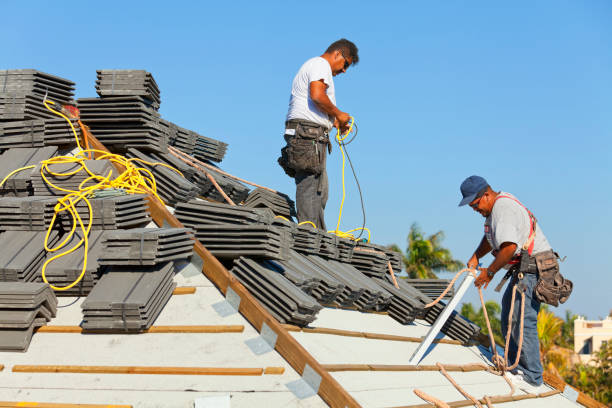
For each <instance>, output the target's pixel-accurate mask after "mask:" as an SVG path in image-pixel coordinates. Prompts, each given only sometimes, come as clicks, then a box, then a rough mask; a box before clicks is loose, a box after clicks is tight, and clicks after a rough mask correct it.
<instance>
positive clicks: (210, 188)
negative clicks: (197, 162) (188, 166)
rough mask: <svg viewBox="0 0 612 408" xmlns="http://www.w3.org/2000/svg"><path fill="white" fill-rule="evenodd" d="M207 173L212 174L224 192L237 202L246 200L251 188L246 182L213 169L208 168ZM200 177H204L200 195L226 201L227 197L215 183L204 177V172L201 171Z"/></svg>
mask: <svg viewBox="0 0 612 408" xmlns="http://www.w3.org/2000/svg"><path fill="white" fill-rule="evenodd" d="M206 173H207V174H210V175H211V176H212V177H213V178H214V179H215V181H216V182H217V184H218V185H219V187H221V189H222V190H223V192H224V193H225V194H226V195H227V196H228V197H229V198H231V199H232V201H233V202H235V203H240V202H242V201H244V200H245V199H246V198H247V196H248V195H249V188H248V187H247V186H245V185H244V184H242V183H240V182H238V181H236V180H234V179H233V178H231V177H227V176H226V175H224V174H221V173H219V172H218V171H215V170H213V169H210V168H207V169H206ZM199 174H200V178H201V179H202V184H201V187H200V195H201V196H203V197H206V198H209V199H211V200H215V201H219V202H225V198H224V197H223V195H222V194H221V193H220V192H219V190H217V188H216V187H215V186H214V184H213V183H212V182H211V181H210V180H209V179H208V177H206V178H205V177H204V174H202V173H199Z"/></svg>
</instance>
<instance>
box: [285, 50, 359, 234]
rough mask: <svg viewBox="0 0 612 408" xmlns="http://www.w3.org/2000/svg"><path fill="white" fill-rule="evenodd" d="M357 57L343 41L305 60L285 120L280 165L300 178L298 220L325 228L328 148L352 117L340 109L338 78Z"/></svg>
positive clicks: (329, 148)
mask: <svg viewBox="0 0 612 408" xmlns="http://www.w3.org/2000/svg"><path fill="white" fill-rule="evenodd" d="M358 61H359V55H358V49H357V47H356V46H355V44H353V43H352V42H350V41H349V40H346V39H344V38H343V39H340V40H338V41H336V42H334V43H333V44H331V45H330V46H329V47H328V48H327V50H326V51H325V52H324V53H323V54H322V55H321V56H320V57H314V58H311V59H309V60H308V61H306V62H305V63H304V65H302V67H301V68H300V69H299V71H298V73H297V74H296V76H295V78H294V79H293V84H292V87H291V97H290V99H289V112H288V113H287V118H286V122H285V140H286V141H287V147H286V148H284V149H283V155H282V156H281V158H279V164H281V166H282V167H283V168H284V169H285V172H287V174H289V175H290V176H291V177H294V178H295V184H296V194H295V198H296V207H297V218H298V221H299V222H305V221H309V222H311V223H313V224H314V225H315V226H316V228H319V229H323V230H325V229H326V227H325V217H324V210H325V204H326V203H327V195H328V183H327V172H326V168H325V164H326V150H328V151H329V152H330V153H331V143H330V142H329V136H328V134H329V131H330V130H331V129H332V127H336V128H337V129H339V130H340V131H345V130H347V128H348V122H349V119H350V115H349V114H348V113H346V112H343V111H341V110H340V109H338V108H337V107H336V93H335V89H334V80H333V77H334V76H336V75H339V74H342V73H345V72H346V70H347V69H348V67H350V66H351V65H353V64H356V63H357V62H358Z"/></svg>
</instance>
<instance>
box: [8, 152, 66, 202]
mask: <svg viewBox="0 0 612 408" xmlns="http://www.w3.org/2000/svg"><path fill="white" fill-rule="evenodd" d="M56 153H57V147H55V146H47V147H40V148H13V149H8V150H6V151H5V152H4V153H2V154H1V155H0V180H3V179H4V178H5V177H6V176H8V175H9V174H10V173H11V172H12V171H14V170H17V169H19V168H21V167H26V166H31V165H37V164H38V163H39V162H41V161H43V160H47V159H50V158H51V157H53V156H55V154H56ZM31 174H32V169H27V170H23V171H20V172H18V173H15V174H13V175H12V176H11V177H10V178H8V179H7V180H6V181H5V182H4V184H3V185H2V187H0V196H13V197H15V196H16V197H23V196H27V195H30V194H31V193H32V183H31V179H30V176H31Z"/></svg>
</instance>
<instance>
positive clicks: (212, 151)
mask: <svg viewBox="0 0 612 408" xmlns="http://www.w3.org/2000/svg"><path fill="white" fill-rule="evenodd" d="M226 152H227V143H224V142H221V141H219V140H215V139H211V138H209V137H206V136H201V135H197V138H196V141H195V146H194V148H193V156H194V157H195V158H196V159H198V160H210V161H213V162H217V163H220V162H221V161H222V160H223V157H225V153H226Z"/></svg>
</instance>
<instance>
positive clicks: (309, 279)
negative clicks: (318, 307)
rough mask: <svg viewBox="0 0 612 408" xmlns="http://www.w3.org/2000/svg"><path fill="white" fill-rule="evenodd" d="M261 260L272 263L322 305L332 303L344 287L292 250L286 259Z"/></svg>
mask: <svg viewBox="0 0 612 408" xmlns="http://www.w3.org/2000/svg"><path fill="white" fill-rule="evenodd" d="M263 262H264V263H268V264H271V265H273V266H274V268H275V269H276V270H278V271H279V272H280V273H282V274H283V275H284V276H285V277H286V278H287V279H289V280H290V281H291V282H293V284H295V285H296V286H298V287H299V288H300V289H302V290H303V291H304V292H306V293H307V294H309V295H310V296H312V297H314V298H315V299H317V301H319V303H321V304H324V305H328V304H332V303H333V302H334V301H335V300H336V298H337V297H338V296H339V295H341V294H342V293H343V291H344V289H345V285H343V284H342V283H340V282H338V280H336V279H335V278H334V277H332V276H331V275H330V274H328V273H327V272H325V270H323V269H322V268H320V267H319V266H317V265H315V264H314V263H312V262H311V261H309V260H308V258H306V257H305V256H304V255H302V254H300V253H298V252H296V251H294V250H291V251H290V252H289V258H288V259H286V260H282V261H271V260H268V261H263Z"/></svg>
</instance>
